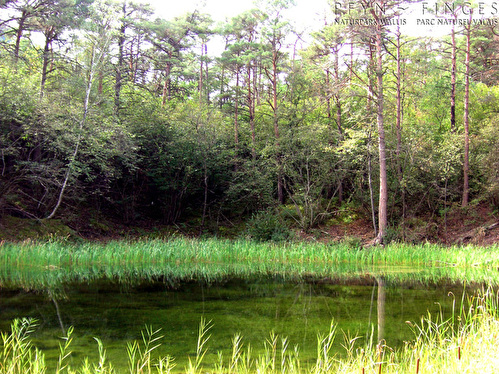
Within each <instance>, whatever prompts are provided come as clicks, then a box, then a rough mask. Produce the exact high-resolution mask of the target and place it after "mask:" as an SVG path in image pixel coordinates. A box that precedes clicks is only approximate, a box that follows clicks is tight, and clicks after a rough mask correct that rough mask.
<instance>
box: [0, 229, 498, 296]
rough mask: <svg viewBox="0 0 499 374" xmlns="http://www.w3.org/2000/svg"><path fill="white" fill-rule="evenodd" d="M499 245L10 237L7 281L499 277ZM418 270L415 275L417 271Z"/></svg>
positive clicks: (2, 278)
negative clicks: (76, 240)
mask: <svg viewBox="0 0 499 374" xmlns="http://www.w3.org/2000/svg"><path fill="white" fill-rule="evenodd" d="M498 249H499V248H498V247H497V246H492V247H472V246H464V247H458V246H455V247H442V246H438V245H433V244H422V245H406V244H393V245H389V246H387V247H371V248H365V249H358V248H355V249H352V248H350V247H348V246H346V245H343V244H341V243H339V244H322V243H305V242H298V243H284V244H275V243H260V242H251V241H247V240H239V241H229V240H217V239H205V240H200V239H189V238H185V237H179V238H172V239H170V240H144V241H112V242H108V243H96V242H84V243H80V244H74V243H68V242H60V241H52V242H43V243H37V242H29V241H28V242H24V243H4V244H2V245H0V285H11V286H19V287H24V288H27V289H40V288H47V287H49V288H56V287H58V285H61V284H62V283H64V282H67V281H75V280H76V281H87V280H91V279H96V278H100V277H107V278H110V279H113V278H115V279H118V280H120V281H126V282H133V281H134V280H136V279H138V278H154V277H165V278H167V279H169V280H171V281H172V282H175V281H181V280H191V279H200V280H204V281H207V282H210V281H216V280H220V279H223V278H226V277H251V276H280V277H283V278H286V279H290V280H293V279H297V280H300V279H303V278H306V277H322V278H323V277H342V278H349V277H358V276H359V275H363V276H365V275H366V274H367V275H369V274H375V275H383V276H384V277H386V278H387V279H388V280H389V279H390V278H393V279H395V280H404V279H407V278H408V277H411V276H412V277H417V278H418V279H420V280H421V279H422V280H426V281H432V280H433V279H439V278H442V277H446V278H449V279H451V280H454V279H455V280H456V281H458V280H460V279H468V280H474V281H477V282H488V283H489V284H499V272H497V269H498V268H499V250H498ZM411 274H412V275H411Z"/></svg>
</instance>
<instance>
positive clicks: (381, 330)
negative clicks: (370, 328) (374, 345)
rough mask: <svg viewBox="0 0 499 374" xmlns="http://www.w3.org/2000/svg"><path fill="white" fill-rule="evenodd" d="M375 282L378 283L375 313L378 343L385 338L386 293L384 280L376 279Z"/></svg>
mask: <svg viewBox="0 0 499 374" xmlns="http://www.w3.org/2000/svg"><path fill="white" fill-rule="evenodd" d="M376 282H377V283H378V300H377V303H376V305H377V311H378V342H379V341H381V340H383V339H384V338H385V301H386V291H385V280H384V279H383V278H382V277H377V278H376Z"/></svg>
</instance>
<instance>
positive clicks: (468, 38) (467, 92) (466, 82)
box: [462, 11, 473, 207]
mask: <svg viewBox="0 0 499 374" xmlns="http://www.w3.org/2000/svg"><path fill="white" fill-rule="evenodd" d="M472 14H473V12H471V11H470V23H469V25H468V26H467V28H466V60H465V69H466V72H465V76H464V163H463V201H462V206H463V207H465V206H467V205H468V200H469V189H470V187H469V172H470V160H469V158H470V156H469V153H470V136H469V135H470V131H469V125H470V113H469V110H470V109H469V106H470V51H471V21H472Z"/></svg>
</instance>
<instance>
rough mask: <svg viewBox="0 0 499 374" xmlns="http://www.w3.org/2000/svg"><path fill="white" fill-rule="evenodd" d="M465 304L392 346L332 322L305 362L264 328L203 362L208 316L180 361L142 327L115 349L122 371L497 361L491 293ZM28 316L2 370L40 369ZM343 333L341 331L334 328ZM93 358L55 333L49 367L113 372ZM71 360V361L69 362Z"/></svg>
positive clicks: (306, 369)
mask: <svg viewBox="0 0 499 374" xmlns="http://www.w3.org/2000/svg"><path fill="white" fill-rule="evenodd" d="M469 305H470V307H469V308H467V309H461V310H460V311H459V312H456V313H455V314H454V315H453V316H452V317H451V318H449V319H447V320H443V319H442V317H441V316H439V315H437V316H431V315H428V316H426V317H424V318H422V319H421V321H420V322H419V323H415V324H412V327H413V331H414V333H415V338H414V340H413V341H412V342H407V343H406V345H405V346H404V347H402V348H400V349H397V350H394V349H392V348H390V347H388V346H385V345H384V344H383V342H380V343H379V344H376V343H375V342H374V341H373V340H370V341H368V342H367V343H366V344H365V345H363V346H358V345H357V344H356V338H355V337H349V336H348V334H342V333H341V332H338V331H336V327H335V325H334V324H332V325H331V329H330V330H329V331H325V332H324V334H323V335H320V336H318V337H317V357H316V360H315V363H313V364H306V365H304V364H302V362H301V361H300V349H299V347H291V346H289V344H288V341H287V339H286V337H280V336H276V335H275V334H272V333H271V334H270V335H269V338H268V339H267V340H266V341H265V342H264V344H265V352H264V353H263V354H260V355H258V356H257V357H254V356H253V355H252V350H251V347H249V346H246V345H245V344H244V339H243V337H241V336H239V335H236V336H234V338H233V341H232V354H231V356H230V357H223V356H222V355H221V354H219V363H218V364H216V365H214V366H213V367H206V366H204V363H203V358H204V356H205V354H206V352H208V350H210V343H211V341H210V328H211V325H210V322H206V321H204V320H202V321H201V324H200V326H199V333H198V343H197V346H196V347H195V350H193V351H192V352H193V354H192V355H191V357H190V359H189V363H188V365H187V366H186V367H178V366H176V365H175V359H174V358H172V357H169V356H165V357H158V356H157V355H156V354H155V353H156V349H157V347H159V346H160V345H161V344H162V336H161V330H155V329H153V328H146V329H145V331H144V332H143V339H142V340H141V341H134V342H130V343H129V344H128V345H127V347H123V351H124V352H125V351H126V352H127V354H128V361H129V371H128V372H129V373H131V374H139V373H140V374H145V373H160V374H162V373H171V372H178V373H188V374H198V373H199V374H200V373H206V372H210V373H214V374H222V373H234V374H235V373H243V374H253V373H259V374H274V373H275V374H277V373H281V374H282V373H290V374H293V373H296V374H298V373H300V374H301V373H313V374H322V373H324V374H325V373H491V372H494V371H495V369H496V368H497V367H498V365H499V359H498V358H497V354H496V349H497V336H498V335H499V319H498V313H497V295H496V294H493V293H491V292H488V293H485V294H484V295H481V296H478V297H475V298H473V299H472V300H471V303H470V304H469ZM34 328H35V327H34V325H33V321H29V320H16V321H14V323H13V324H12V331H11V332H10V333H2V336H1V339H2V349H1V351H0V372H1V373H10V374H21V373H22V374H41V373H46V372H51V371H47V367H46V365H45V361H44V356H43V353H42V352H40V351H39V350H38V349H36V348H34V347H33V346H32V344H31V341H30V334H31V332H32V331H33V330H34ZM342 335H343V336H342ZM335 339H343V340H344V347H345V352H344V353H345V354H344V355H342V356H341V357H340V356H337V355H334V354H332V352H331V347H332V344H333V342H334V340H335ZM95 341H96V344H95V346H96V349H97V350H98V351H99V357H100V359H99V361H98V362H89V361H88V360H86V359H83V360H82V359H81V358H80V359H79V360H74V359H72V357H71V342H72V336H71V330H69V332H68V336H67V337H65V338H64V339H62V340H61V344H60V357H59V360H58V363H57V366H56V368H55V371H54V372H55V373H57V374H59V373H82V374H83V373H101V374H103V373H115V372H116V371H115V370H114V369H113V365H112V362H108V360H107V358H106V350H105V347H104V346H103V345H102V343H101V342H100V340H99V339H95ZM76 361H78V362H79V363H78V364H75V362H76Z"/></svg>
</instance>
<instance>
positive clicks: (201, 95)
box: [198, 42, 204, 103]
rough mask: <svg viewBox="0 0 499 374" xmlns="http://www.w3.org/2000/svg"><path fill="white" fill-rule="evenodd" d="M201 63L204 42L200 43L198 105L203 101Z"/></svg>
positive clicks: (202, 61)
mask: <svg viewBox="0 0 499 374" xmlns="http://www.w3.org/2000/svg"><path fill="white" fill-rule="evenodd" d="M203 63H204V42H203V43H201V57H200V66H199V82H198V92H199V103H201V102H202V101H203V72H204V70H203V69H204V68H203Z"/></svg>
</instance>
